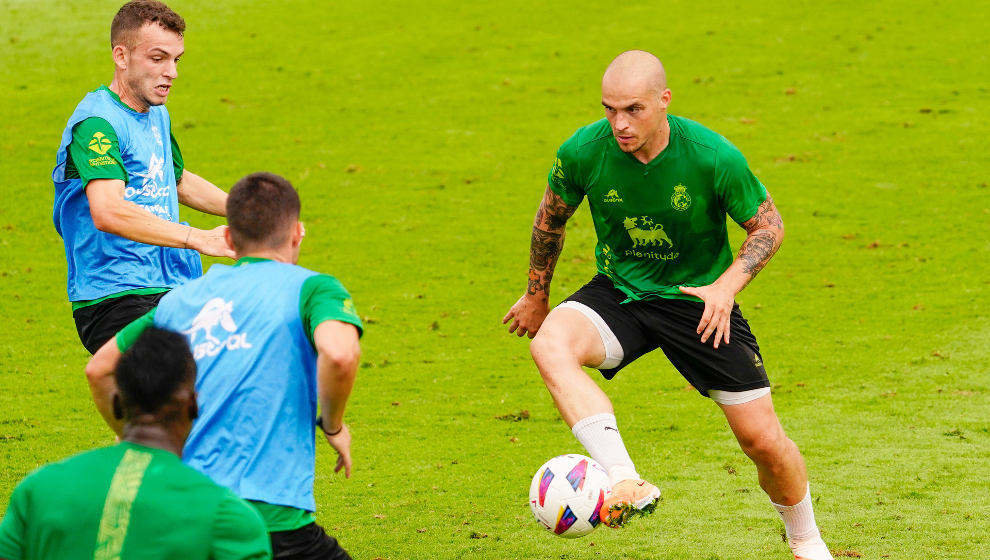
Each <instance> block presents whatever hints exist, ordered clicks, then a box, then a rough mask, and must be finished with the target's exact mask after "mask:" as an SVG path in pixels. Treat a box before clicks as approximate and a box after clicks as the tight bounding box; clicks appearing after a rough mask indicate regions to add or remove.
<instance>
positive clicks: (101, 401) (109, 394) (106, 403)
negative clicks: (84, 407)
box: [86, 337, 124, 436]
mask: <svg viewBox="0 0 990 560" xmlns="http://www.w3.org/2000/svg"><path fill="white" fill-rule="evenodd" d="M119 360H120V351H119V350H118V349H117V337H112V338H111V339H110V340H109V341H107V343H106V344H104V345H103V347H102V348H100V349H99V350H98V351H97V352H96V354H94V355H93V357H92V358H90V360H89V363H87V364H86V380H87V381H88V382H89V390H90V393H92V395H93V403H94V404H95V405H96V409H97V410H98V411H99V412H100V416H102V417H103V420H104V421H106V423H107V425H108V426H110V429H112V430H113V431H114V432H116V433H117V435H118V436H119V435H121V433H122V432H123V429H124V422H123V421H122V420H121V419H119V418H117V417H115V416H114V413H113V396H114V395H115V394H116V393H117V382H116V380H114V376H113V372H114V369H115V368H116V367H117V362H118V361H119Z"/></svg>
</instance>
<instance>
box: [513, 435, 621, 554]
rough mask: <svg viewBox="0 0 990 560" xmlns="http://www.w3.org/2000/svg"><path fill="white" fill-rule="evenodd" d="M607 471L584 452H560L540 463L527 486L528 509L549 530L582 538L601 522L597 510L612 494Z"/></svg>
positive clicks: (563, 535)
mask: <svg viewBox="0 0 990 560" xmlns="http://www.w3.org/2000/svg"><path fill="white" fill-rule="evenodd" d="M611 491H612V490H611V487H610V486H609V480H608V472H606V471H605V469H604V468H603V467H602V466H601V465H599V464H598V463H596V462H595V461H594V460H593V459H591V458H589V457H585V456H584V455H573V454H571V455H560V456H557V457H554V458H553V459H550V460H549V461H547V462H546V463H544V464H543V466H542V467H540V469H539V470H538V471H536V476H534V477H533V482H532V484H530V486H529V508H530V509H531V510H532V511H533V516H534V517H536V520H537V521H539V522H540V524H542V525H543V526H544V527H546V528H547V530H548V531H550V532H552V533H554V534H555V535H559V536H561V537H564V538H568V539H573V538H577V537H583V536H585V535H587V534H588V533H590V532H592V531H594V530H595V527H597V526H598V524H599V523H600V522H601V518H600V517H599V513H598V512H599V510H601V507H602V504H603V503H604V502H605V498H606V497H608V495H609V494H610V493H611Z"/></svg>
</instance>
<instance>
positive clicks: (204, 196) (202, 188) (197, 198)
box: [178, 170, 227, 216]
mask: <svg viewBox="0 0 990 560" xmlns="http://www.w3.org/2000/svg"><path fill="white" fill-rule="evenodd" d="M178 190H179V202H180V203H182V204H183V205H185V206H188V207H190V208H194V209H196V210H199V211H200V212H206V213H207V214H213V215H214V216H226V215H227V193H226V192H224V191H223V190H222V189H220V187H217V186H216V185H214V184H213V183H211V182H209V181H207V180H206V179H204V178H202V177H200V176H199V175H196V174H195V173H193V172H192V171H188V170H183V172H182V178H181V180H180V181H179V186H178Z"/></svg>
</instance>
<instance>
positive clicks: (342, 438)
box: [323, 424, 351, 478]
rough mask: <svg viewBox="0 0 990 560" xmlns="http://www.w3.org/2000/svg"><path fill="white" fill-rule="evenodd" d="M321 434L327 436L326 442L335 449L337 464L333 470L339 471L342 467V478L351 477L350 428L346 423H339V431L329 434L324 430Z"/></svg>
mask: <svg viewBox="0 0 990 560" xmlns="http://www.w3.org/2000/svg"><path fill="white" fill-rule="evenodd" d="M323 435H325V436H326V438H327V443H329V444H330V447H333V448H334V449H335V450H336V451H337V466H336V467H334V469H333V472H340V469H344V478H350V477H351V430H350V428H348V427H347V424H341V426H340V433H338V434H335V435H330V434H328V433H326V432H324V433H323Z"/></svg>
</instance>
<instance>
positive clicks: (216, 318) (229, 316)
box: [182, 298, 251, 360]
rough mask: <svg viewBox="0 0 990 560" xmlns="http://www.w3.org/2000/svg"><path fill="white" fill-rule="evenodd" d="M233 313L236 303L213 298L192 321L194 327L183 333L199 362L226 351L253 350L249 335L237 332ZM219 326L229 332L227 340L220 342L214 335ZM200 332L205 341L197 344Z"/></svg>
mask: <svg viewBox="0 0 990 560" xmlns="http://www.w3.org/2000/svg"><path fill="white" fill-rule="evenodd" d="M233 312H234V302H232V301H224V299H223V298H213V299H211V300H210V301H208V302H206V305H204V306H203V308H202V309H200V310H199V313H197V314H196V317H195V318H193V320H192V327H190V328H189V329H187V330H184V331H182V334H184V335H186V336H187V337H189V345H190V346H192V349H193V358H195V359H197V360H198V359H200V358H203V357H205V356H216V355H217V354H219V353H220V351H221V350H224V349H226V350H239V349H241V348H251V344H250V343H249V342H248V340H247V333H238V332H237V323H235V322H234V317H233ZM218 325H219V326H220V327H221V328H222V329H223V330H225V331H227V338H225V339H224V340H220V339H219V338H217V337H216V336H214V334H213V329H214V328H215V327H216V326H218ZM200 331H202V332H203V335H204V340H203V341H202V342H198V343H197V342H196V338H197V337H198V336H199V333H200ZM222 334H223V333H221V335H222Z"/></svg>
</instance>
